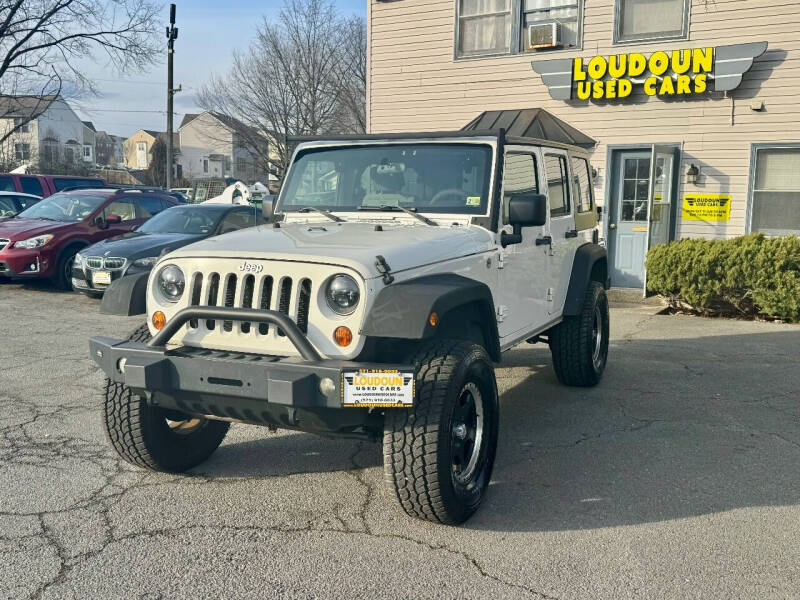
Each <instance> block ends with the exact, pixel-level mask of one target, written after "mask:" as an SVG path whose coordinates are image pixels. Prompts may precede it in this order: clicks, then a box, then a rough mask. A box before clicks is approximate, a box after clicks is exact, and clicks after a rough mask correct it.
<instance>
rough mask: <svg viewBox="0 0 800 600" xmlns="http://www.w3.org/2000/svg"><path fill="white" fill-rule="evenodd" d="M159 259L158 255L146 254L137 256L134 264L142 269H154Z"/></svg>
mask: <svg viewBox="0 0 800 600" xmlns="http://www.w3.org/2000/svg"><path fill="white" fill-rule="evenodd" d="M157 260H158V257H157V256H145V257H144V258H137V259H136V260H135V261H133V266H134V267H139V268H140V269H152V268H153V265H154V264H156V261H157Z"/></svg>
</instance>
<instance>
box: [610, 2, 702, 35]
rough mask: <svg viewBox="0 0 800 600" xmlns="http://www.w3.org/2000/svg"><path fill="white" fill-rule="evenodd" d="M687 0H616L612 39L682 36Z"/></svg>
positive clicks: (684, 33)
mask: <svg viewBox="0 0 800 600" xmlns="http://www.w3.org/2000/svg"><path fill="white" fill-rule="evenodd" d="M686 3H687V0H617V10H616V17H617V24H616V41H618V42H625V41H630V40H641V39H660V38H676V37H685V36H686V22H685V21H686V15H687V14H688V7H687V4H686Z"/></svg>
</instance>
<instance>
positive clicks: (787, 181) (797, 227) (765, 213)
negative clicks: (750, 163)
mask: <svg viewBox="0 0 800 600" xmlns="http://www.w3.org/2000/svg"><path fill="white" fill-rule="evenodd" d="M752 213H753V218H752V223H751V229H752V231H760V232H762V233H766V234H768V235H783V234H789V233H794V234H800V148H761V149H759V150H758V151H757V152H756V176H755V182H754V185H753V208H752Z"/></svg>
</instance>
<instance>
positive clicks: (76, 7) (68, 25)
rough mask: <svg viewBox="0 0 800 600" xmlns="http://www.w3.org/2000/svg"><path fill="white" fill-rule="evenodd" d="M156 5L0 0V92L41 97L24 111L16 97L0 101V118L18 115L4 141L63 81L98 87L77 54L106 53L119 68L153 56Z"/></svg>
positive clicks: (1, 137)
mask: <svg viewBox="0 0 800 600" xmlns="http://www.w3.org/2000/svg"><path fill="white" fill-rule="evenodd" d="M158 8H159V7H158V5H157V4H156V3H155V2H153V1H152V0H0V97H6V98H8V97H9V96H18V95H27V96H33V97H34V98H37V99H38V102H39V104H38V105H36V106H33V107H31V106H30V104H28V105H27V108H26V110H25V111H22V113H20V114H18V111H16V109H15V107H14V106H13V102H12V103H11V105H10V106H9V107H8V108H6V106H5V105H3V106H0V118H7V117H9V116H12V114H13V116H15V117H17V118H15V120H14V124H13V126H12V127H7V128H6V129H5V130H4V131H2V132H0V144H2V142H4V141H5V140H6V139H7V138H8V137H9V136H11V135H12V134H14V133H15V132H16V131H17V130H19V129H20V128H22V127H24V126H25V124H27V122H28V121H30V120H31V119H32V118H35V116H36V115H38V114H40V113H41V112H43V111H44V110H45V109H46V108H47V107H48V106H49V104H50V103H51V102H53V101H54V100H55V99H56V98H57V97H59V96H61V95H63V93H64V88H65V86H64V84H65V82H69V84H70V85H69V87H70V89H71V90H72V91H75V90H86V91H89V92H94V91H96V90H95V87H94V84H93V82H92V81H91V80H90V79H88V78H87V77H86V76H85V75H84V73H83V72H82V71H81V70H80V69H79V68H78V65H77V61H78V59H86V58H87V57H88V58H90V59H96V58H97V57H98V56H105V57H106V58H107V60H108V62H109V63H110V64H111V66H112V67H113V68H114V69H116V70H117V71H118V72H127V71H131V70H139V69H141V68H143V67H145V66H146V65H148V64H151V63H152V62H154V60H155V56H156V54H155V52H156V48H157V46H156V39H157V38H156V36H155V32H156V31H157V23H156V16H157V12H158ZM4 110H5V114H4V112H3V111H4Z"/></svg>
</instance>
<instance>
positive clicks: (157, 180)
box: [147, 135, 167, 187]
mask: <svg viewBox="0 0 800 600" xmlns="http://www.w3.org/2000/svg"><path fill="white" fill-rule="evenodd" d="M147 178H148V179H149V182H148V183H150V185H156V186H158V187H164V186H166V185H167V143H166V141H165V140H164V138H162V137H161V136H160V135H159V136H158V137H157V138H156V140H155V141H154V142H153V145H152V146H151V147H150V166H149V167H148V168H147Z"/></svg>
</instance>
